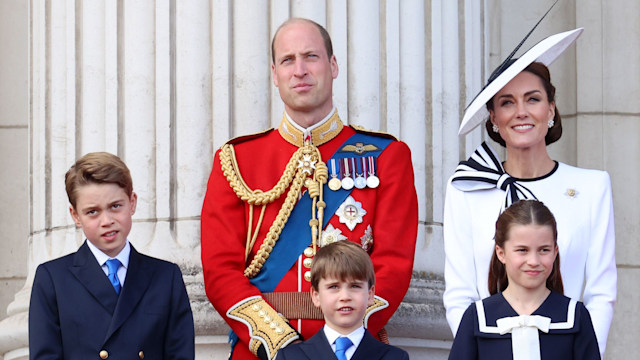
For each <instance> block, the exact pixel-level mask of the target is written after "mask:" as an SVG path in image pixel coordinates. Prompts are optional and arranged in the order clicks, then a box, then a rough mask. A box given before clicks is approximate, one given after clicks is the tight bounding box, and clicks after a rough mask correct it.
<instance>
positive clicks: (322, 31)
mask: <svg viewBox="0 0 640 360" xmlns="http://www.w3.org/2000/svg"><path fill="white" fill-rule="evenodd" d="M296 22H304V23H308V24H311V25H314V26H315V27H316V28H317V29H318V31H320V36H322V41H324V48H325V50H327V58H328V59H329V60H331V57H332V56H333V44H332V43H331V36H330V35H329V33H328V32H327V29H325V28H324V27H323V26H322V25H320V24H318V23H317V22H315V21H313V20H309V19H304V18H291V19H289V20H287V21H285V22H283V23H282V25H280V26H279V27H278V30H276V33H275V34H274V35H273V39H272V40H271V61H272V62H273V63H274V64H275V62H276V52H275V50H274V45H275V43H276V38H277V37H278V33H279V32H280V30H281V29H282V28H283V27H285V26H287V25H289V24H292V23H296Z"/></svg>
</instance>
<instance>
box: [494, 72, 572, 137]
mask: <svg viewBox="0 0 640 360" xmlns="http://www.w3.org/2000/svg"><path fill="white" fill-rule="evenodd" d="M522 71H527V72H530V73H532V74H533V75H536V76H537V77H539V78H540V80H541V81H542V86H543V87H544V90H545V92H546V93H547V100H548V101H549V102H553V103H555V101H556V100H555V98H556V88H555V86H553V84H551V74H550V73H549V68H547V66H546V65H544V64H543V63H539V62H533V63H531V64H529V66H527V67H526V68H525V69H524V70H522ZM497 75H499V74H492V75H491V76H492V77H495V76H497ZM494 97H495V96H494ZM487 110H490V111H491V110H493V98H491V100H489V101H488V102H487ZM555 110H556V111H555V115H554V116H553V121H554V124H553V126H552V127H551V128H550V129H549V131H548V132H547V136H545V138H544V142H545V144H547V145H549V144H553V143H554V142H556V141H558V140H559V139H560V137H561V136H562V119H561V118H560V111H558V107H557V106H556V107H555ZM492 125H493V124H492V123H491V120H487V121H486V122H485V127H486V128H487V134H489V137H490V138H491V139H492V140H493V141H495V142H497V143H498V144H500V145H502V146H506V143H505V142H504V139H503V138H502V137H501V136H500V133H497V132H495V131H493V129H492Z"/></svg>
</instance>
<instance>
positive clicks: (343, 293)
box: [277, 241, 409, 360]
mask: <svg viewBox="0 0 640 360" xmlns="http://www.w3.org/2000/svg"><path fill="white" fill-rule="evenodd" d="M375 282H376V277H375V273H374V271H373V263H372V262H371V259H370V258H369V255H368V254H367V252H366V251H364V250H363V249H362V248H361V247H360V246H358V245H357V244H356V243H354V242H351V241H337V242H334V243H332V244H329V245H326V246H324V247H322V248H320V250H318V253H317V254H316V256H315V258H314V260H313V265H312V266H311V299H312V300H313V304H314V305H315V306H317V307H319V308H320V309H321V310H322V314H323V316H324V320H325V325H324V327H323V328H322V329H321V330H320V331H318V332H317V333H316V334H315V335H314V336H313V337H311V338H310V339H309V340H307V341H304V342H301V343H298V344H292V345H289V346H287V347H285V348H282V349H281V350H280V351H278V356H277V359H278V360H287V359H296V360H300V359H308V360H324V359H336V358H337V359H338V360H365V359H366V360H378V359H393V360H403V359H409V355H408V354H407V352H406V351H404V350H402V349H399V348H396V347H394V346H391V345H387V344H384V343H382V342H380V341H378V340H377V339H376V338H374V337H373V335H371V333H369V331H367V330H366V329H365V328H364V326H363V322H364V320H365V319H364V316H365V312H366V310H367V307H368V306H369V305H372V304H373V302H374V293H375Z"/></svg>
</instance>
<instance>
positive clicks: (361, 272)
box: [311, 240, 376, 290]
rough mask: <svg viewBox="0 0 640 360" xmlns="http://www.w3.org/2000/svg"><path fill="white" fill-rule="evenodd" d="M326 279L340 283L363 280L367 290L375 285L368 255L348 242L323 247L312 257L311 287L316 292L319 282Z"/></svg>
mask: <svg viewBox="0 0 640 360" xmlns="http://www.w3.org/2000/svg"><path fill="white" fill-rule="evenodd" d="M327 277H333V278H336V279H339V280H340V281H347V280H359V281H360V280H364V281H367V283H368V284H369V289H371V287H372V286H373V285H375V283H376V274H375V272H374V271H373V263H372V262H371V258H370V257H369V254H367V252H366V251H364V250H363V249H362V248H361V247H360V246H359V245H357V244H356V243H354V242H351V241H348V240H342V241H336V242H334V243H331V244H329V245H325V246H323V247H321V248H320V250H318V253H317V254H316V256H315V257H314V259H313V265H311V286H312V287H313V288H314V289H315V290H318V285H319V284H320V280H321V279H325V278H327Z"/></svg>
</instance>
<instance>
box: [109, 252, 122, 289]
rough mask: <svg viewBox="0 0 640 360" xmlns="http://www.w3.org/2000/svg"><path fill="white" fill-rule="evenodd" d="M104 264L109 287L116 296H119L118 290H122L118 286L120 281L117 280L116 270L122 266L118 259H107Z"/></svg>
mask: <svg viewBox="0 0 640 360" xmlns="http://www.w3.org/2000/svg"><path fill="white" fill-rule="evenodd" d="M106 264H107V268H108V269H109V274H107V277H108V278H109V281H110V282H111V285H113V289H114V290H115V291H116V294H120V289H121V288H122V286H121V285H120V280H119V279H118V269H119V268H120V265H122V263H121V262H120V260H118V259H109V260H107V262H106Z"/></svg>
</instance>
